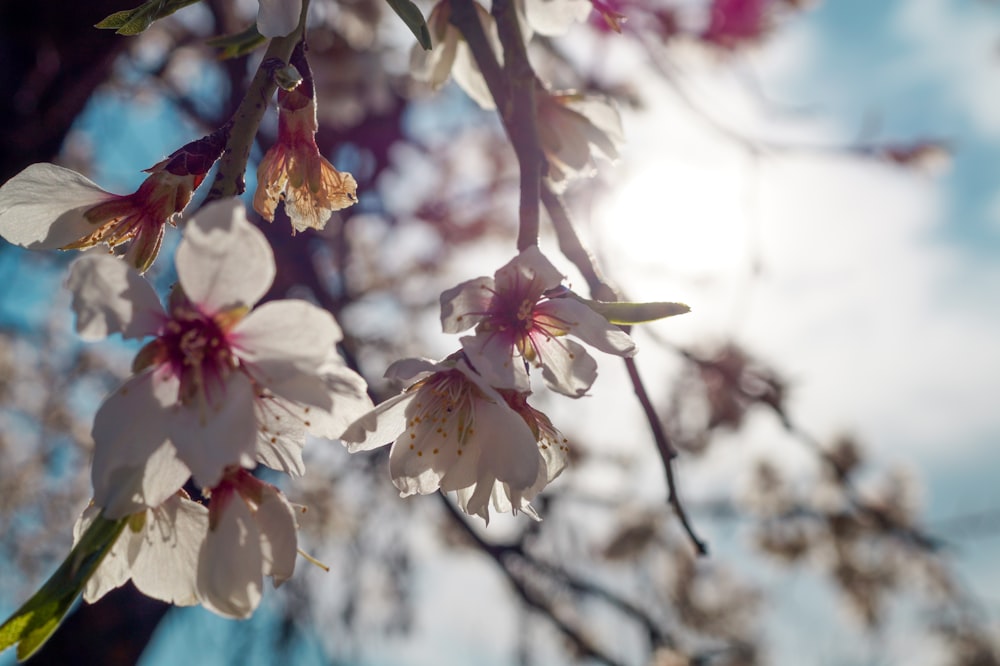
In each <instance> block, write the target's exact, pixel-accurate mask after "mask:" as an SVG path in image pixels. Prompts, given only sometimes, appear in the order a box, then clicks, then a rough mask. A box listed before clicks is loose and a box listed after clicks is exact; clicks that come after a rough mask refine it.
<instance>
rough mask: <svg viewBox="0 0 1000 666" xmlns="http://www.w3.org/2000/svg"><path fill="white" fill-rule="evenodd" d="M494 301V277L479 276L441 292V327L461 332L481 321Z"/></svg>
mask: <svg viewBox="0 0 1000 666" xmlns="http://www.w3.org/2000/svg"><path fill="white" fill-rule="evenodd" d="M492 301H493V278H490V277H478V278H476V279H474V280H468V281H466V282H463V283H462V284H460V285H458V286H456V287H452V288H451V289H448V290H447V291H445V292H443V293H442V294H441V328H442V329H443V330H444V332H445V333H461V332H462V331H467V330H468V329H470V328H472V327H473V326H475V325H476V324H478V323H479V322H480V321H482V319H483V316H484V315H485V314H486V311H487V310H488V309H489V307H490V303H491V302H492Z"/></svg>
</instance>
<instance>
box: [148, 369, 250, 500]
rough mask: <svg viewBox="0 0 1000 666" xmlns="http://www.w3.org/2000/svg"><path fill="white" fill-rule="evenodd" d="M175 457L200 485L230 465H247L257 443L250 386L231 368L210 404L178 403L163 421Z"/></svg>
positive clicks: (210, 484)
mask: <svg viewBox="0 0 1000 666" xmlns="http://www.w3.org/2000/svg"><path fill="white" fill-rule="evenodd" d="M167 427H168V428H169V432H170V440H171V441H172V442H173V443H174V446H175V447H176V448H177V455H178V457H179V458H180V459H181V460H182V461H184V463H185V464H186V465H187V466H188V467H189V468H190V469H191V474H192V476H194V480H195V482H196V483H197V484H198V485H199V486H200V487H202V488H211V487H213V486H215V485H216V484H217V483H218V482H219V479H221V478H222V472H223V470H225V468H226V467H228V466H230V465H242V466H244V467H250V466H252V465H253V462H254V452H255V450H256V445H257V423H256V421H255V419H254V393H253V386H252V385H251V383H250V380H249V378H247V376H246V375H244V374H242V373H239V372H234V373H233V374H231V375H230V376H229V378H228V380H227V381H226V384H225V388H224V396H223V398H222V399H221V400H218V401H216V402H215V403H214V404H198V403H197V402H195V403H194V404H191V405H182V406H180V407H179V408H177V409H176V410H175V411H173V412H172V414H171V418H170V420H169V421H168V423H167Z"/></svg>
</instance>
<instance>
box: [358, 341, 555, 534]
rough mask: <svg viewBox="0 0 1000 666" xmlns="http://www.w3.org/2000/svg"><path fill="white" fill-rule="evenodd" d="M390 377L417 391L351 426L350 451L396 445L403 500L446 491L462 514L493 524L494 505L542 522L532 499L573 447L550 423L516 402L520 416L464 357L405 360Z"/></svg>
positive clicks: (395, 473)
mask: <svg viewBox="0 0 1000 666" xmlns="http://www.w3.org/2000/svg"><path fill="white" fill-rule="evenodd" d="M386 377H388V378H391V379H398V380H401V381H404V382H409V386H408V387H407V388H406V389H405V390H404V391H403V392H402V393H401V394H400V395H398V396H396V397H394V398H390V399H389V400H386V401H385V402H383V403H381V404H380V405H379V406H378V407H376V408H375V411H374V416H375V418H374V422H373V421H372V420H371V419H363V420H359V421H358V422H356V423H355V424H354V425H352V426H351V427H350V428H348V429H347V431H346V432H345V433H344V435H343V437H342V439H343V441H344V443H345V444H346V445H347V448H348V451H350V452H351V453H356V452H358V451H369V450H371V449H374V448H376V447H379V446H383V445H385V444H387V443H389V442H392V449H391V450H390V452H389V473H390V475H391V476H392V481H393V483H394V484H395V485H396V487H397V488H398V489H399V494H400V497H407V496H409V495H414V494H421V495H426V494H428V493H432V492H434V491H436V490H439V489H440V490H441V491H442V492H455V494H456V496H457V499H458V505H459V507H460V508H461V509H462V511H464V512H466V513H468V514H469V515H478V516H480V517H482V518H483V520H485V521H486V522H487V524H489V519H490V515H489V507H490V505H491V504H492V506H493V509H494V510H495V511H499V512H517V511H524V512H525V513H527V514H528V515H530V516H532V517H533V518H536V519H537V518H538V514H537V513H536V512H535V510H534V509H533V508H532V507H531V505H530V504H529V502H530V500H531V499H532V498H534V497H535V496H536V495H537V494H538V493H539V492H540V491H541V490H542V488H544V487H545V485H546V484H547V483H548V482H549V481H551V480H552V479H553V478H555V476H556V475H557V474H558V473H559V471H561V469H562V466H563V464H564V457H563V456H562V455H561V453H562V452H564V449H560V448H559V446H562V445H564V444H565V443H564V441H563V440H562V438H561V436H560V435H558V434H556V433H555V430H554V429H553V428H551V424H548V419H544V421H543V420H542V419H541V418H539V417H538V416H537V414H536V413H534V412H530V411H528V410H527V409H524V408H522V407H523V406H522V405H521V404H520V403H519V402H517V401H516V400H515V402H514V404H516V405H518V408H519V411H515V410H514V409H512V408H511V406H510V404H509V403H508V401H507V400H506V399H505V398H504V396H502V395H501V394H500V393H499V392H497V391H496V390H495V389H493V388H491V387H490V386H489V385H488V384H486V383H485V382H484V381H483V378H481V377H480V376H479V375H477V374H476V373H475V372H473V371H472V369H471V368H469V366H468V364H467V363H466V362H465V361H464V360H463V359H462V358H451V359H448V360H445V361H442V362H440V363H434V362H432V361H428V360H425V359H403V360H401V361H396V362H395V363H393V364H392V365H391V366H389V369H388V370H387V371H386ZM541 447H545V448H544V449H543V448H541ZM543 452H544V453H543Z"/></svg>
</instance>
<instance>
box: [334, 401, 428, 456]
mask: <svg viewBox="0 0 1000 666" xmlns="http://www.w3.org/2000/svg"><path fill="white" fill-rule="evenodd" d="M412 399H413V394H410V393H400V394H399V395H397V396H393V397H392V398H389V399H388V400H386V401H385V402H382V403H379V405H378V406H377V407H375V409H374V411H372V412H371V413H370V414H366V415H365V416H363V417H361V418H360V419H358V420H357V421H355V422H354V423H353V424H351V426H350V427H348V428H347V430H346V431H344V434H343V435H342V436H341V440H343V442H344V444H345V445H346V446H347V450H348V451H349V452H350V453H357V452H358V451H371V450H372V449H376V448H378V447H380V446H385V445H386V444H388V443H390V442H392V441H394V440H395V439H396V438H397V437H399V436H400V435H401V434H402V433H403V431H404V430H406V407H407V405H408V404H409V402H410V401H411V400H412ZM372 417H374V421H373V420H372Z"/></svg>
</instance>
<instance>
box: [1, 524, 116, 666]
mask: <svg viewBox="0 0 1000 666" xmlns="http://www.w3.org/2000/svg"><path fill="white" fill-rule="evenodd" d="M126 522H127V520H126V519H125V518H121V519H118V520H109V519H107V518H105V517H104V516H102V515H99V516H97V517H96V518H95V519H94V522H92V523H91V524H90V526H89V527H88V528H87V530H86V531H85V532H84V533H83V534H82V535H81V537H80V540H79V541H77V542H76V545H75V546H73V549H72V550H70V551H69V555H67V556H66V559H65V560H63V563H62V564H60V565H59V568H58V569H56V572H55V573H54V574H52V576H50V577H49V579H48V580H47V581H45V584H44V585H42V587H41V588H39V590H38V592H36V593H35V594H34V595H32V597H31V598H30V599H28V600H27V601H26V602H24V604H23V605H22V606H21V607H20V608H18V609H17V611H15V612H14V614H13V615H11V616H10V617H9V618H8V619H7V621H6V622H4V623H3V624H2V625H0V652H2V651H3V650H6V649H7V648H9V647H11V646H12V645H17V658H18V660H19V661H24V660H25V659H27V658H28V657H30V656H31V655H33V654H34V653H35V652H36V651H37V650H38V649H39V648H40V647H42V645H44V643H45V641H47V640H48V638H49V636H51V635H52V634H53V633H54V632H55V630H56V629H57V628H58V627H59V624H60V623H61V622H62V619H63V617H65V615H66V613H67V612H68V611H69V609H70V607H71V606H72V605H73V602H74V601H75V600H76V598H77V597H78V596H79V595H80V593H81V592H82V591H83V589H84V587H86V585H87V581H88V580H90V578H91V576H93V575H94V572H95V571H97V568H98V567H99V566H100V565H101V562H102V561H103V560H104V558H105V556H106V555H107V554H108V552H109V551H110V550H111V548H112V546H113V545H114V544H115V541H117V539H118V536H119V535H120V534H121V532H122V530H123V529H124V527H125V523H126Z"/></svg>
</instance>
